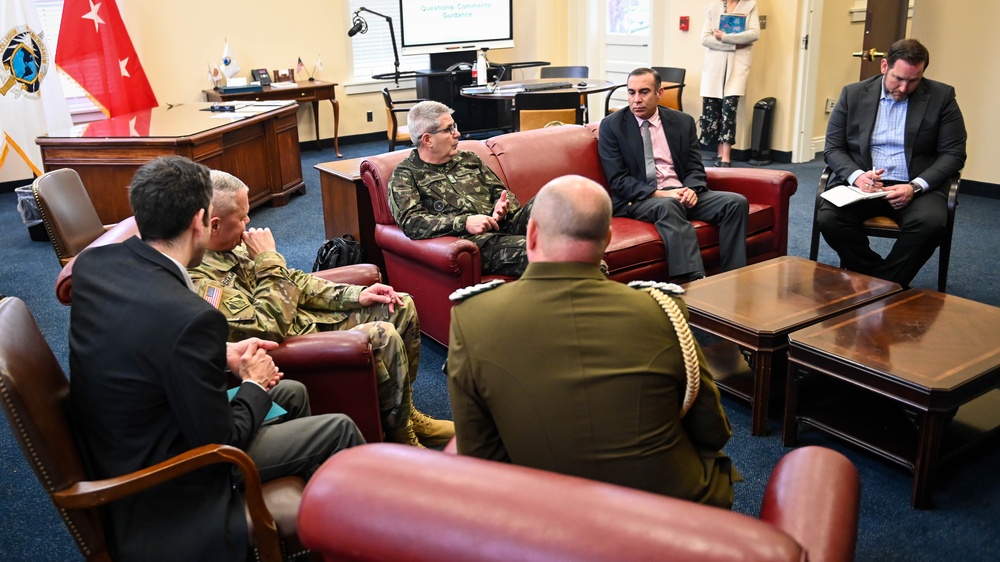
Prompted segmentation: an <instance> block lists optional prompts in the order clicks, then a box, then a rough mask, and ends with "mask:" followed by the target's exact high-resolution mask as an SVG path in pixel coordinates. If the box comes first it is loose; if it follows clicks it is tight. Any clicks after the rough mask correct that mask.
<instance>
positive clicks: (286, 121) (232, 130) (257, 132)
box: [35, 102, 306, 224]
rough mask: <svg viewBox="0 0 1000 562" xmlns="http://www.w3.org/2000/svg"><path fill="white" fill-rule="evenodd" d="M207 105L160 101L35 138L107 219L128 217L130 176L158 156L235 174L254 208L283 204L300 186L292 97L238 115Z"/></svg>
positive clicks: (49, 161)
mask: <svg viewBox="0 0 1000 562" xmlns="http://www.w3.org/2000/svg"><path fill="white" fill-rule="evenodd" d="M273 103H278V102H272V104H273ZM211 105H212V104H210V103H186V104H178V105H169V104H164V105H162V106H160V107H156V108H153V109H149V110H145V111H139V112H136V113H130V114H127V115H120V116H118V117H115V118H114V119H105V120H102V121H94V122H92V123H88V124H86V125H81V126H79V127H73V128H71V129H67V130H64V131H52V132H50V133H49V134H48V135H46V136H44V137H38V139H37V140H36V141H35V142H37V143H38V145H39V147H40V148H41V151H42V163H43V165H44V167H45V171H51V170H57V169H60V168H72V169H74V170H76V171H77V173H79V174H80V178H81V179H82V180H83V185H84V186H86V188H87V193H88V194H89V195H90V200H91V201H93V203H94V208H95V209H97V215H98V216H99V217H100V218H101V222H103V223H105V224H111V223H116V222H119V221H121V220H122V219H125V218H127V217H129V216H131V215H132V209H131V207H130V206H129V202H128V191H127V187H128V185H129V184H130V183H131V182H132V176H133V175H135V171H136V170H137V169H139V167H141V166H142V165H143V164H145V163H146V162H149V161H150V160H152V159H154V158H157V157H160V156H173V155H178V156H186V157H188V158H190V159H192V160H194V161H195V162H199V163H201V164H204V165H206V166H208V167H209V168H215V169H218V170H223V171H226V172H229V173H231V174H233V175H235V176H237V177H239V178H240V179H241V180H243V181H244V182H245V183H246V184H247V186H249V187H250V206H251V207H256V206H259V205H262V204H264V203H266V202H271V204H272V205H275V206H282V205H284V204H285V203H287V202H288V198H289V196H290V195H291V194H292V193H293V192H295V191H298V190H302V191H303V192H305V188H306V186H305V183H304V182H303V181H302V158H301V155H300V153H299V129H298V121H297V120H296V118H295V112H296V108H297V106H296V105H295V104H294V103H291V102H287V103H286V104H285V105H281V106H278V105H270V106H267V107H248V108H246V109H247V111H246V112H242V113H229V112H225V113H213V112H209V111H202V110H203V109H205V108H207V107H209V106H211ZM251 110H252V111H251Z"/></svg>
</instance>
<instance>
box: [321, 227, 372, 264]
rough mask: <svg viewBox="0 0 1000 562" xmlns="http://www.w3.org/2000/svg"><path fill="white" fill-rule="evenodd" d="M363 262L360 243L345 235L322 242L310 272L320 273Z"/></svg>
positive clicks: (362, 250)
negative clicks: (324, 270)
mask: <svg viewBox="0 0 1000 562" xmlns="http://www.w3.org/2000/svg"><path fill="white" fill-rule="evenodd" d="M364 261H365V250H364V248H362V247H361V243H360V242H358V241H357V240H355V239H354V237H353V236H351V235H350V234H345V235H344V236H342V237H340V238H331V239H329V240H327V241H326V242H323V245H322V246H320V247H319V251H317V252H316V261H315V262H314V263H313V268H312V270H313V271H320V270H321V269H331V268H334V267H340V266H342V265H351V264H354V263H364Z"/></svg>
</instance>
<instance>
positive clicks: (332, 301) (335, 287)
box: [289, 269, 364, 311]
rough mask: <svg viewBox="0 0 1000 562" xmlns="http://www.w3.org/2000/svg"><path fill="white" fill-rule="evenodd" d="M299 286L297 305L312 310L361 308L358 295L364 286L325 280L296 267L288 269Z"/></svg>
mask: <svg viewBox="0 0 1000 562" xmlns="http://www.w3.org/2000/svg"><path fill="white" fill-rule="evenodd" d="M289 273H290V274H291V277H292V279H293V280H294V281H295V284H296V285H298V287H299V306H301V307H303V308H308V309H312V310H337V311H346V310H355V309H358V308H361V303H359V302H358V297H359V296H360V295H361V291H362V290H364V287H362V286H360V285H347V284H343V283H334V282H332V281H327V280H326V279H322V278H320V277H316V276H315V275H309V274H308V273H305V272H304V271H299V270H297V269H292V270H289Z"/></svg>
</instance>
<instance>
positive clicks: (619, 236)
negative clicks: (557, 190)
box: [361, 125, 798, 345]
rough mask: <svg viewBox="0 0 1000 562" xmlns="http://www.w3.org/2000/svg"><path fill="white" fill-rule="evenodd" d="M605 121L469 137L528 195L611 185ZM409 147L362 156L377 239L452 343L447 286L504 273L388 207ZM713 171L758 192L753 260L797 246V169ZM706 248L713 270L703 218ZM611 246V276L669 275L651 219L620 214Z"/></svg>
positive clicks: (465, 144)
mask: <svg viewBox="0 0 1000 562" xmlns="http://www.w3.org/2000/svg"><path fill="white" fill-rule="evenodd" d="M598 130H599V127H598V125H588V126H586V127H579V126H565V127H550V128H546V129H537V130H532V131H521V132H518V133H510V134H506V135H500V136H497V137H493V138H491V139H489V140H487V141H485V142H480V141H462V142H460V143H459V149H460V150H472V151H474V152H476V153H477V154H479V156H480V157H482V158H483V160H484V161H485V162H486V164H487V165H488V166H489V167H490V168H491V169H492V170H493V171H494V172H496V174H497V176H498V177H499V178H500V180H501V181H502V182H503V183H504V185H506V186H507V187H508V188H509V189H510V190H511V191H512V192H514V194H515V195H516V196H517V199H518V201H520V202H521V203H522V204H523V203H526V202H527V201H528V200H529V199H531V198H532V197H534V196H535V194H537V193H538V190H539V189H541V188H542V186H543V185H545V184H546V183H547V182H548V181H549V180H551V179H553V178H556V177H559V176H563V175H566V174H578V175H582V176H585V177H587V178H590V179H592V180H594V181H596V182H598V183H600V184H601V185H603V186H605V187H607V185H608V184H607V180H606V179H605V178H604V171H603V169H602V168H601V162H600V157H599V156H598V152H597V134H598ZM408 155H409V152H408V151H402V152H392V153H387V154H379V155H376V156H371V157H369V158H368V159H367V160H365V161H364V162H362V163H361V177H362V180H363V181H364V183H365V185H366V186H367V187H368V191H369V194H370V195H371V200H372V206H373V211H374V217H375V242H376V243H377V244H378V246H379V248H380V249H381V250H382V255H383V257H384V258H385V267H386V274H387V275H388V277H389V280H390V282H391V283H392V284H393V286H394V287H395V288H396V289H398V290H402V291H406V292H408V293H410V295H412V296H413V300H414V302H416V304H417V310H418V311H419V314H420V326H421V329H422V330H423V331H424V333H425V334H427V335H428V336H430V337H431V338H433V339H435V340H437V341H438V342H440V343H442V344H445V345H447V343H448V325H449V322H450V311H451V304H450V302H449V301H448V295H449V294H451V293H452V291H454V290H456V289H459V288H461V287H466V286H468V285H472V284H475V283H480V282H482V281H486V280H489V279H493V278H496V276H483V275H481V274H480V272H481V270H482V266H481V262H480V256H479V249H478V248H477V247H476V245H475V244H473V243H472V242H471V241H469V240H465V239H462V238H456V237H442V238H437V239H432V240H410V239H409V238H407V237H406V235H405V234H403V232H402V230H400V228H399V227H398V226H397V225H396V221H395V219H394V218H393V216H392V213H391V212H390V211H389V201H388V197H387V190H388V185H389V179H390V177H391V176H392V172H393V170H395V168H396V165H397V164H399V162H400V161H402V160H403V159H404V158H406V157H407V156H408ZM707 172H708V187H709V188H711V189H715V190H720V191H734V192H737V193H742V194H743V195H745V196H746V198H747V199H748V200H749V202H750V220H749V225H748V229H747V230H748V233H747V261H748V262H749V263H757V262H760V261H764V260H768V259H771V258H775V257H778V256H783V255H785V254H786V253H787V252H788V206H789V199H790V198H791V196H792V195H793V194H794V193H795V191H796V190H797V189H798V180H797V179H796V177H795V175H794V174H792V173H790V172H785V171H779V170H758V169H746V168H730V169H717V168H711V169H708V170H707ZM694 225H695V228H696V229H697V232H698V242H699V245H700V247H701V250H702V258H703V260H704V262H705V267H706V268H707V270H708V272H709V273H712V272H715V271H718V267H719V231H718V228H717V227H715V226H713V225H709V224H706V223H704V222H700V221H695V222H694ZM611 230H612V237H611V243H610V244H609V245H608V249H607V251H606V252H605V255H604V259H605V261H606V262H607V263H608V269H609V271H610V274H611V278H612V279H615V280H617V281H622V282H628V281H633V280H636V279H648V280H658V281H665V280H666V279H667V278H668V277H669V276H670V274H669V272H668V271H667V263H666V254H665V253H664V248H663V242H662V240H660V237H659V235H658V234H657V232H656V229H655V228H654V227H653V225H652V224H650V223H643V222H640V221H636V220H633V219H629V218H623V217H616V218H615V219H613V220H612V223H611Z"/></svg>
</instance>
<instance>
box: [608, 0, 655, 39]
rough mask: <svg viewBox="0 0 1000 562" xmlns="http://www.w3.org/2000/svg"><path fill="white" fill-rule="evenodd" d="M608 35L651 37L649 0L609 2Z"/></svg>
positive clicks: (616, 0) (612, 0)
mask: <svg viewBox="0 0 1000 562" xmlns="http://www.w3.org/2000/svg"><path fill="white" fill-rule="evenodd" d="M607 8H608V17H607V21H608V33H620V34H622V35H649V15H650V11H649V0H608V5H607Z"/></svg>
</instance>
